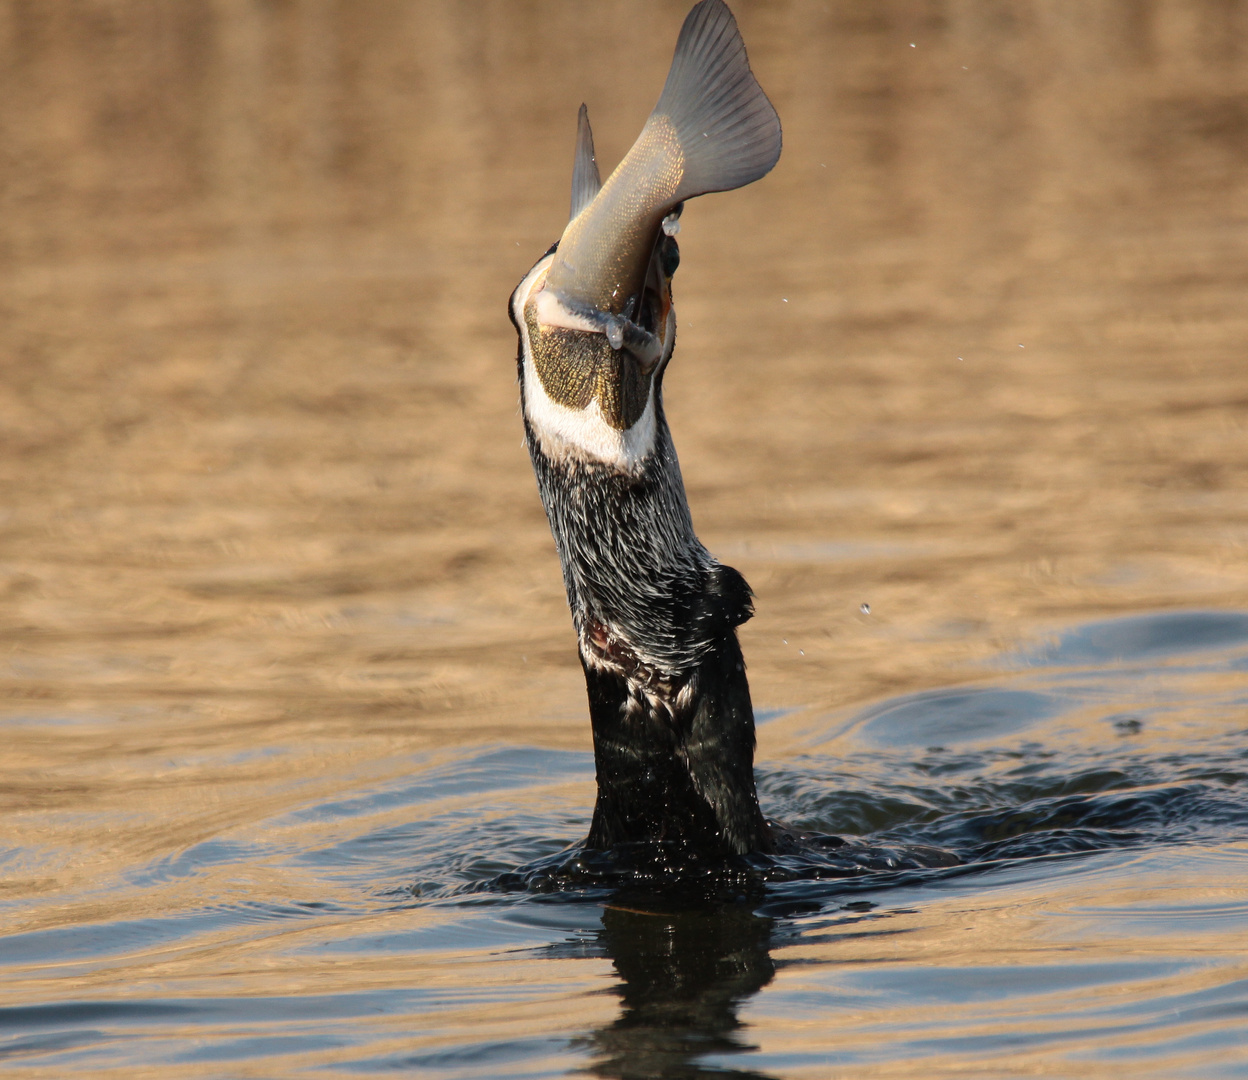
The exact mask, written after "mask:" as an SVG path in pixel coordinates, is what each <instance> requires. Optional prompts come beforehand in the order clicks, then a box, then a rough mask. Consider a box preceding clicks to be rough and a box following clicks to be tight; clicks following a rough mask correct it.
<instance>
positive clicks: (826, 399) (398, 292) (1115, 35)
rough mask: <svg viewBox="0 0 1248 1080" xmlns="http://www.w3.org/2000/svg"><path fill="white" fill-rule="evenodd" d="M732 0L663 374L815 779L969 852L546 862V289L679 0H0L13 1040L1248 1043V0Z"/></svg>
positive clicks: (1001, 1070) (558, 677) (458, 1058)
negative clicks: (723, 143)
mask: <svg viewBox="0 0 1248 1080" xmlns="http://www.w3.org/2000/svg"><path fill="white" fill-rule="evenodd" d="M734 6H735V7H738V8H739V10H738V15H739V17H740V21H741V24H742V28H743V31H744V34H745V38H746V41H747V44H748V46H749V49H750V55H751V59H752V63H753V65H754V68H755V70H756V72H757V73H758V75H759V78H760V81H761V82H762V84H763V85H764V87H765V88H766V89H767V91H768V93H769V94H770V96H771V97H772V99H773V100H774V102H775V104H776V106H777V109H778V111H779V113H780V116H781V118H782V121H783V123H784V127H785V149H784V155H783V157H782V158H781V161H780V163H779V165H778V166H777V168H776V170H775V171H774V173H773V174H772V175H770V176H769V177H767V178H766V179H765V180H764V181H762V182H760V183H759V184H756V185H753V186H752V187H750V188H747V189H745V190H743V191H740V192H735V193H731V194H726V195H722V196H714V197H708V198H706V199H699V200H696V201H694V202H692V203H691V204H690V205H689V207H688V208H687V210H686V212H685V215H684V218H683V229H682V232H681V236H680V240H681V244H682V252H683V261H682V266H681V269H680V272H679V274H678V275H677V279H676V303H677V310H678V313H679V319H680V337H679V342H678V345H677V351H676V355H675V359H674V361H673V365H672V368H671V370H670V373H669V375H668V377H667V385H666V394H667V408H668V412H669V416H670V419H671V423H672V428H673V433H674V438H675V441H676V445H677V447H678V449H679V451H680V454H681V462H682V466H683V469H684V473H685V479H686V484H687V487H688V489H689V494H690V501H691V504H692V509H693V513H694V520H695V523H696V525H697V527H698V530H699V534H700V535H701V537H702V538H703V540H704V541H705V542H706V543H707V545H708V547H709V548H710V549H711V550H712V551H714V552H715V553H716V554H717V555H719V556H720V557H721V558H723V559H724V560H725V561H727V562H729V563H731V564H732V565H734V566H737V567H738V568H740V569H741V571H742V572H743V573H744V574H745V576H746V577H747V579H748V580H749V581H750V583H751V585H752V586H753V587H754V589H755V592H756V606H757V615H756V617H755V618H754V619H753V620H752V621H751V622H749V623H747V624H746V625H745V626H744V627H742V633H741V636H742V643H743V648H744V651H745V655H746V658H747V660H748V662H749V665H750V679H751V685H752V688H753V692H754V698H755V703H756V706H757V710H758V716H759V721H760V724H759V756H758V772H759V780H760V791H761V797H762V800H763V804H764V809H765V811H766V812H767V813H768V814H769V815H771V816H773V817H776V818H779V819H782V820H784V821H786V822H789V823H790V824H792V825H795V826H800V827H804V828H809V829H812V830H817V831H825V832H829V833H834V834H838V835H843V836H846V837H851V838H853V837H861V838H864V839H865V840H867V841H870V842H871V843H872V844H875V845H878V846H881V847H887V846H888V845H893V846H904V845H906V844H914V843H922V844H932V845H938V846H940V847H943V848H946V849H948V850H950V851H952V852H955V853H957V854H958V855H959V856H960V858H961V860H962V865H960V866H958V867H955V868H948V869H941V870H926V871H914V870H904V869H901V870H897V869H894V870H888V869H883V870H881V869H872V868H870V867H868V868H866V869H867V872H861V873H852V874H848V875H845V874H841V875H839V876H838V875H836V874H834V873H832V870H834V869H835V867H824V870H827V871H828V872H827V873H812V867H811V866H810V865H798V864H791V863H789V864H786V863H784V862H783V860H781V861H780V862H779V863H776V864H772V865H770V866H768V867H764V868H763V870H759V868H758V867H755V868H754V870H756V871H758V872H757V873H755V874H754V875H753V876H751V875H750V874H745V875H744V876H743V877H741V879H740V880H739V881H738V882H737V884H739V886H740V888H739V889H738V890H737V891H734V892H732V894H731V895H726V894H725V893H724V891H723V890H716V891H715V894H714V895H715V896H717V897H720V898H721V900H723V901H724V902H718V903H699V904H694V903H691V902H689V898H688V894H687V893H685V892H682V893H680V898H678V897H676V896H671V895H668V896H666V897H662V896H660V897H655V896H654V895H646V894H645V893H644V890H638V889H625V890H624V891H622V892H621V891H618V890H617V889H616V888H615V887H616V886H617V885H619V884H620V882H619V881H618V880H614V879H611V880H607V878H610V875H603V874H599V875H598V876H597V877H595V876H594V874H593V873H587V874H584V873H583V874H580V876H579V877H578V876H576V875H571V876H569V875H563V876H562V877H561V876H560V875H551V874H549V873H546V872H545V871H546V870H548V869H549V868H550V867H551V866H556V865H559V864H560V860H561V859H566V858H568V856H566V855H561V854H560V853H561V852H563V851H564V849H565V848H566V847H567V846H568V845H569V844H574V843H575V842H576V841H578V840H579V839H580V838H582V837H583V836H584V835H585V833H586V830H587V828H588V823H589V817H590V813H591V810H592V806H593V798H594V785H593V769H592V758H591V754H590V739H589V725H588V719H587V715H586V706H585V700H584V686H583V682H582V680H581V675H580V670H579V665H578V663H577V660H576V653H575V642H574V640H573V637H572V633H571V630H570V626H569V618H568V614H567V609H566V605H565V601H564V598H563V592H562V585H561V581H560V576H559V569H558V564H557V561H556V559H555V555H554V551H553V545H552V543H551V541H550V536H549V532H548V530H547V527H546V523H545V521H544V518H543V516H542V512H541V508H540V505H539V503H538V500H537V496H536V493H535V490H534V485H533V479H532V476H531V474H530V472H529V465H528V462H527V458H526V454H525V451H524V448H523V446H522V444H521V437H520V423H519V419H518V416H517V409H516V399H517V392H516V387H515V383H514V376H515V368H514V357H515V341H514V335H513V333H512V330H511V327H510V326H509V324H508V322H507V319H506V315H505V310H504V305H505V300H506V297H507V295H508V293H509V292H510V290H511V288H512V287H513V286H514V284H515V283H516V282H517V281H518V280H519V278H520V277H521V276H522V274H523V273H524V272H525V271H526V270H527V269H528V267H529V266H530V265H531V264H532V261H533V260H534V259H535V258H536V257H537V256H538V255H539V254H540V253H541V252H542V251H543V250H545V248H546V247H547V245H548V244H549V243H550V242H551V240H552V239H554V237H555V236H557V235H558V232H559V230H560V226H561V224H562V218H563V217H564V216H566V212H567V210H566V207H567V184H568V179H569V172H570V164H571V149H572V135H573V131H574V129H575V117H576V111H577V108H578V106H579V104H580V103H581V101H583V100H584V101H587V102H588V105H589V108H590V113H591V116H592V117H593V120H594V128H595V135H596V139H597V145H598V148H599V154H600V160H601V161H602V162H603V163H604V164H605V165H607V166H609V165H610V164H611V163H612V162H614V161H615V160H616V158H617V157H618V156H619V154H620V153H621V152H622V151H623V149H624V148H625V146H626V145H627V142H628V140H629V139H630V138H631V137H632V135H633V134H634V133H635V132H636V130H637V129H638V127H639V125H640V123H641V121H642V119H643V118H644V117H645V115H646V114H647V112H648V111H649V109H650V108H651V106H652V105H653V102H654V98H655V95H656V94H657V90H658V87H659V85H660V84H661V82H662V78H663V75H664V71H665V69H666V64H667V62H668V57H669V55H670V48H671V43H672V41H673V40H674V37H675V33H676V31H677V28H678V26H679V23H680V19H681V18H682V17H683V15H684V5H683V4H677V5H675V6H672V5H670V4H657V3H656V4H649V3H623V2H621V3H619V4H612V3H596V4H594V5H589V6H588V7H587V6H586V5H583V4H580V3H574V2H566V3H563V2H555V0H546V2H542V3H538V4H536V5H530V4H514V3H502V2H500V3H495V4H491V3H486V4H484V5H483V6H482V7H481V10H480V14H479V16H478V17H473V18H465V17H464V16H463V11H462V8H461V6H459V5H455V4H449V3H448V4H438V3H427V4H410V5H408V4H329V3H323V2H321V0H300V2H292V3H252V2H251V0H185V2H180V3H178V4H172V5H154V6H153V5H147V4H140V3H137V2H134V3H132V2H129V0H118V2H116V3H110V4H87V5H77V6H75V5H58V4H43V5H34V4H26V3H20V2H17V0H0V740H2V742H0V859H2V861H0V872H2V875H3V876H2V878H0V920H2V922H3V936H0V964H2V965H3V966H2V968H0V970H2V971H3V978H0V1025H2V1031H0V1055H2V1056H0V1070H7V1071H8V1073H9V1074H12V1075H21V1076H31V1077H40V1078H44V1077H57V1078H59V1077H62V1076H66V1075H76V1074H83V1073H92V1074H105V1075H113V1076H116V1077H126V1078H129V1077H133V1076H153V1077H161V1078H165V1077H230V1078H233V1077H241V1076H248V1077H262V1076H270V1077H288V1076H292V1075H310V1076H326V1077H333V1076H339V1075H341V1076H347V1075H351V1076H359V1075H372V1074H385V1073H401V1074H412V1075H420V1076H435V1077H513V1076H514V1077H538V1076H556V1075H568V1074H575V1073H581V1074H584V1073H589V1074H591V1075H593V1074H596V1075H602V1076H616V1077H638V1078H642V1077H647V1078H648V1077H690V1076H732V1075H741V1076H751V1077H758V1076H774V1077H785V1078H788V1077H812V1078H813V1077H820V1078H821V1077H829V1076H835V1077H855V1078H856V1077H860V1076H896V1077H915V1078H919V1077H922V1078H928V1077H934V1076H950V1077H967V1076H983V1077H993V1078H996V1077H1003V1076H1060V1077H1079V1078H1083V1077H1102V1076H1103V1077H1121V1076H1124V1075H1129V1076H1132V1077H1135V1076H1166V1077H1171V1076H1189V1077H1193V1078H1202V1080H1203V1078H1208V1077H1224V1076H1246V1075H1248V1036H1246V1035H1245V1031H1248V884H1246V882H1248V791H1246V790H1245V776H1246V775H1248V757H1246V756H1245V755H1246V751H1248V738H1246V737H1245V733H1246V732H1248V558H1246V557H1245V556H1246V554H1248V453H1246V452H1245V447H1248V364H1245V360H1244V358H1245V347H1246V342H1248V306H1246V305H1245V300H1244V297H1245V288H1246V285H1248V282H1246V281H1245V276H1244V267H1245V266H1248V8H1245V6H1244V4H1242V3H1236V2H1229V0H1155V2H1148V3H1143V2H1141V3H1136V2H1131V0H1121V2H1118V0H1095V2H1086V3H1085V2H1078V3H1058V2H1048V0H1045V2H1037V3H1034V4H1033V3H1026V2H1023V0H1019V2H1012V0H1011V2H1005V0H983V2H974V0H972V2H969V3H959V4H944V3H930V2H926V0H925V2H921V3H920V2H918V0H915V2H910V0H899V2H896V3H889V4H863V3H860V2H859V0H834V2H830V3H826V4H823V3H809V4H802V3H792V4H790V3H776V4H766V5H761V4H759V5H753V4H748V3H744V2H743V3H741V4H739V5H734ZM590 870H591V871H592V870H594V867H593V866H591V867H590ZM764 870H765V872H763V871H764Z"/></svg>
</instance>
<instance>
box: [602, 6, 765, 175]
mask: <svg viewBox="0 0 1248 1080" xmlns="http://www.w3.org/2000/svg"><path fill="white" fill-rule="evenodd" d="M654 115H655V116H656V117H657V116H660V115H662V116H666V117H667V119H668V121H669V122H670V123H671V125H672V127H673V128H674V129H675V131H676V134H677V137H678V139H679V141H680V148H681V152H682V155H683V157H684V175H683V177H682V179H681V183H680V187H679V190H678V195H679V197H680V198H681V199H688V198H692V197H693V196H694V195H703V194H705V193H707V192H709V191H730V190H732V189H733V188H738V187H743V186H744V185H746V184H750V183H753V182H754V181H755V180H757V179H759V177H762V176H765V175H766V174H767V173H768V172H770V171H771V168H772V166H773V165H775V163H776V162H777V160H779V158H780V146H781V135H780V118H779V117H778V116H777V115H776V110H775V109H774V108H773V107H772V104H771V102H770V101H768V100H767V95H766V94H764V93H763V88H762V87H761V86H759V85H758V80H756V79H755V78H754V73H753V72H752V71H751V70H750V62H749V59H748V58H747V56H746V54H745V43H744V42H743V41H742V40H741V33H740V31H739V30H738V29H737V21H736V19H734V18H733V17H732V12H731V11H729V10H728V5H727V4H725V3H724V2H723V0H702V2H701V3H700V4H697V5H696V6H695V7H694V8H693V10H692V11H690V12H689V15H688V17H687V18H686V19H685V24H684V26H682V27H681V30H680V37H679V38H678V39H677V41H676V54H675V56H673V58H672V66H671V70H670V71H669V72H668V75H667V82H666V83H665V84H664V86H663V93H662V95H661V96H660V97H659V103H658V104H657V105H656V106H655V108H654ZM587 123H588V122H587Z"/></svg>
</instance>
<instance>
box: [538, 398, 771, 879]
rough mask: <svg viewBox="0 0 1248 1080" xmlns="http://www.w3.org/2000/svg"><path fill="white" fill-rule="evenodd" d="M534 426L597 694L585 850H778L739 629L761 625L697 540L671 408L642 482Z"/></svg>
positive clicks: (543, 484)
mask: <svg viewBox="0 0 1248 1080" xmlns="http://www.w3.org/2000/svg"><path fill="white" fill-rule="evenodd" d="M526 428H527V435H528V443H529V449H530V454H531V457H532V460H533V467H534V471H535V472H536V474H537V480H538V488H539V490H540V491H541V495H542V501H543V503H544V505H545V507H546V513H547V517H548V518H549V520H550V525H551V531H552V532H553V534H554V538H555V545H556V548H557V549H558V552H559V558H560V561H561V563H562V565H563V577H564V584H565V586H566V588H567V593H568V603H569V606H570V607H571V610H572V617H573V622H574V623H575V625H576V629H577V634H578V638H579V643H580V653H581V664H582V667H583V668H584V671H585V682H586V687H587V689H588V692H589V707H590V717H591V720H592V723H593V734H594V760H595V764H596V766H597V775H598V801H597V805H596V806H595V809H594V819H593V824H592V826H591V828H590V834H589V839H588V845H589V846H590V847H591V848H597V849H606V848H611V847H614V846H616V845H618V844H624V843H633V842H653V841H676V842H679V843H682V844H685V845H688V846H689V847H691V848H692V849H694V850H695V851H697V852H698V853H699V854H702V855H705V856H707V857H714V856H724V855H730V854H734V853H736V854H743V853H746V852H750V851H765V850H768V848H769V841H768V829H767V826H766V824H765V822H764V820H763V817H762V814H761V812H760V811H759V807H758V797H757V794H756V791H755V786H754V713H753V709H752V707H751V704H750V690H749V684H748V682H747V680H746V675H745V663H744V661H743V659H742V656H741V647H740V645H739V644H738V642H737V632H736V627H737V626H738V625H739V624H740V623H742V622H744V621H745V620H746V619H748V618H749V617H750V615H751V614H752V606H751V603H750V591H749V586H748V585H747V584H746V583H745V580H744V578H742V577H741V575H740V574H738V573H737V571H735V570H733V569H732V568H731V567H727V566H723V565H722V564H720V563H719V562H717V561H716V560H715V559H714V558H712V557H711V555H710V554H709V553H708V552H707V551H706V549H705V548H704V547H703V546H702V545H701V543H699V541H698V539H697V537H696V535H695V534H694V532H693V525H692V521H691V519H690V515H689V508H688V503H687V501H686V499H685V492H684V486H683V483H682V481H681V476H680V466H679V464H678V462H677V460H676V454H675V451H674V450H673V448H672V445H671V440H670V435H669V433H668V430H667V424H666V422H665V420H664V419H663V417H662V412H661V405H660V406H659V416H658V425H657V430H656V437H655V443H654V449H653V451H652V453H651V454H650V455H649V456H648V457H647V459H646V461H645V462H643V467H642V468H641V469H639V470H637V471H636V473H624V472H621V471H619V470H617V469H614V468H611V467H609V466H605V465H602V464H601V463H594V462H592V461H586V460H584V459H578V458H577V457H576V456H575V455H564V456H561V457H555V456H552V455H551V454H549V453H548V452H547V451H546V450H545V449H544V448H543V445H542V442H541V440H540V439H539V438H538V436H537V435H536V433H535V432H534V430H533V428H532V426H531V425H529V424H527V422H526Z"/></svg>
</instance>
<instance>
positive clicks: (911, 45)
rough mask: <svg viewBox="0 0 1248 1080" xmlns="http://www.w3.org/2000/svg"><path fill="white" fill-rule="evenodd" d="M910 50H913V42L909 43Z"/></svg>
mask: <svg viewBox="0 0 1248 1080" xmlns="http://www.w3.org/2000/svg"><path fill="white" fill-rule="evenodd" d="M910 48H912V49H913V48H914V42H913V41H912V42H910Z"/></svg>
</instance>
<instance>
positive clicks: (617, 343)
mask: <svg viewBox="0 0 1248 1080" xmlns="http://www.w3.org/2000/svg"><path fill="white" fill-rule="evenodd" d="M606 329H607V341H609V342H610V343H611V348H613V349H615V351H616V352H619V350H620V349H621V348H622V347H623V345H624V327H622V326H621V325H620V322H619V320H618V319H608V320H607V328H606Z"/></svg>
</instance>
